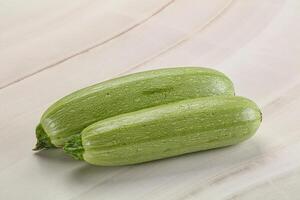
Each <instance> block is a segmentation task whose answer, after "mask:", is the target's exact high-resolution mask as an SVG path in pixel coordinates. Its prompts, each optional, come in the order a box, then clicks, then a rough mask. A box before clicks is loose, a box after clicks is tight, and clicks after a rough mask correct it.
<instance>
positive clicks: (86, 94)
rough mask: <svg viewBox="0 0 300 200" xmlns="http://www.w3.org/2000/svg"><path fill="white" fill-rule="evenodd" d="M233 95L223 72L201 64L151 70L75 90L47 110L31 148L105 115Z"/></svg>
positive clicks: (60, 140)
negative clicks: (206, 97) (201, 98)
mask: <svg viewBox="0 0 300 200" xmlns="http://www.w3.org/2000/svg"><path fill="white" fill-rule="evenodd" d="M215 95H224V96H232V95H234V89H233V84H232V82H231V81H230V79H229V78H227V77H226V76H225V75H224V74H223V73H221V72H218V71H215V70H212V69H207V68H200V67H184V68H169V69H160V70H152V71H146V72H140V73H136V74H131V75H128V76H124V77H120V78H116V79H112V80H108V81H105V82H102V83H99V84H96V85H93V86H90V87H87V88H84V89H81V90H79V91H76V92H74V93H72V94H70V95H68V96H66V97H64V98H62V99H60V100H59V101H57V102H56V103H54V104H53V105H52V106H50V107H49V108H48V110H46V112H45V113H44V114H43V116H42V118H41V120H40V124H39V125H38V126H37V129H36V137H37V144H36V148H35V149H34V150H39V149H43V148H51V147H61V146H63V145H64V143H65V141H66V140H68V139H69V138H70V137H71V136H73V135H75V134H79V133H80V132H81V131H82V130H83V129H84V128H86V127H87V126H89V125H91V124H93V123H94V122H97V121H99V120H103V119H106V118H108V117H112V116H116V115H120V114H123V113H128V112H133V111H137V110H140V109H144V108H149V107H153V106H158V105H162V104H167V103H170V102H176V101H180V100H184V99H191V98H198V97H205V96H215Z"/></svg>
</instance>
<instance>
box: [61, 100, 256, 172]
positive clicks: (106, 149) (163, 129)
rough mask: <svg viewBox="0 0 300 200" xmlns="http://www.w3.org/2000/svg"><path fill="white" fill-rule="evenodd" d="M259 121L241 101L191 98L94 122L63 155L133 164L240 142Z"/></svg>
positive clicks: (250, 104) (246, 102) (253, 110)
mask: <svg viewBox="0 0 300 200" xmlns="http://www.w3.org/2000/svg"><path fill="white" fill-rule="evenodd" d="M261 119H262V116H261V112H260V110H259V108H258V107H257V105H256V104H255V103H254V102H252V101H250V100H248V99H246V98H243V97H204V98H196V99H189V100H183V101H179V102H175V103H170V104H166V105H160V106H156V107H152V108H148V109H143V110H139V111H136V112H131V113H127V114H123V115H118V116H115V117H112V118H108V119H105V120H102V121H99V122H97V123H94V124H92V125H90V126H88V127H87V128H85V129H84V130H83V132H82V134H81V136H80V135H79V136H77V137H74V138H73V139H71V140H70V141H69V142H68V143H67V144H66V146H65V151H66V152H68V153H70V154H71V155H73V157H75V158H77V159H83V160H85V161H86V162H88V163H90V164H94V165H103V166H115V165H128V164H136V163H142V162H147V161H151V160H157V159H162V158H167V157H172V156H177V155H181V154H186V153H191V152H196V151H201V150H207V149H213V148H218V147H224V146H228V145H233V144H236V143H239V142H242V141H244V140H246V139H247V138H249V137H250V136H252V135H253V134H254V133H255V132H256V130H257V128H258V127H259V125H260V123H261Z"/></svg>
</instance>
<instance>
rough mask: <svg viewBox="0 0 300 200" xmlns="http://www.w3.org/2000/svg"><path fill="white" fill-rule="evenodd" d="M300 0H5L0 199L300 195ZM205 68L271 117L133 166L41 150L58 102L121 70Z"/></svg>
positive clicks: (0, 46) (0, 9)
mask: <svg viewBox="0 0 300 200" xmlns="http://www.w3.org/2000/svg"><path fill="white" fill-rule="evenodd" d="M299 22H300V2H299V1H298V0H121V1H117V0H98V1H96V0H65V1H60V0H44V1H39V0H27V1H9V0H0V88H1V89H0V199H6V200H11V199H13V200H14V199H23V200H27V199H28V200H35V199H38V200H48V199H49V200H53V199H55V200H76V199H78V200H79V199H80V200H84V199H89V200H93V199H101V200H105V199H109V200H110V199H113V200H115V199H130V200H135V199H137V200H140V199H146V200H148V199H149V200H150V199H151V200H153V199H169V200H193V199H210V200H214V199H227V200H229V199H238V200H240V199H241V200H246V199H247V200H248V199H249V200H250V199H251V200H252V199H264V200H267V199H276V200H277V199H278V200H285V199H300V192H299V188H300V153H299V151H300V23H299ZM187 65H193V66H210V67H212V68H215V69H218V70H221V71H223V72H225V73H226V74H228V76H230V77H231V78H232V80H233V82H234V83H235V85H236V91H237V94H238V95H243V96H247V97H249V98H251V99H253V100H255V101H256V102H257V103H258V104H259V105H260V107H261V108H262V111H263V114H264V119H263V124H262V126H261V127H260V129H259V131H258V133H257V134H256V135H255V137H253V138H251V139H250V140H248V141H247V142H245V143H243V144H240V145H237V146H234V147H230V148H225V149H220V150H213V151H207V152H202V153H195V154H191V155H187V156H181V157H178V158H172V159H167V160H163V161H157V162H151V163H147V164H142V165H136V166H130V167H128V166H127V167H114V168H104V167H94V166H89V165H87V164H85V163H83V162H79V161H74V160H72V159H70V158H69V157H67V156H65V155H64V154H63V153H61V152H60V151H56V150H52V151H44V152H40V153H37V154H34V153H33V152H32V151H31V148H32V147H33V146H34V143H35V139H34V128H35V126H36V124H37V123H38V121H39V117H40V116H41V114H42V112H43V111H44V110H45V109H46V108H47V107H48V106H49V105H51V103H53V101H55V100H57V99H58V98H60V97H62V96H64V95H66V94H68V93H70V92H72V91H74V90H77V89H79V88H82V87H85V86H88V85H90V84H93V83H97V82H100V81H103V80H106V79H109V78H112V77H116V76H119V75H122V74H127V73H132V72H136V71H142V70H148V69H154V68H163V67H169V66H187Z"/></svg>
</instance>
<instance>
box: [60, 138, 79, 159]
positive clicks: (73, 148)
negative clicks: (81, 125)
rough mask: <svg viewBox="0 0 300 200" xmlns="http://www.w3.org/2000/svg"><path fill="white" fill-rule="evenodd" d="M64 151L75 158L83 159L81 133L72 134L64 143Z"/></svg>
mask: <svg viewBox="0 0 300 200" xmlns="http://www.w3.org/2000/svg"><path fill="white" fill-rule="evenodd" d="M63 149H64V151H65V152H66V153H67V154H69V155H70V156H72V157H73V158H75V159H76V160H83V153H84V148H83V146H82V140H81V134H77V135H74V136H72V137H71V138H70V140H68V141H67V142H66V143H65V146H64V148H63Z"/></svg>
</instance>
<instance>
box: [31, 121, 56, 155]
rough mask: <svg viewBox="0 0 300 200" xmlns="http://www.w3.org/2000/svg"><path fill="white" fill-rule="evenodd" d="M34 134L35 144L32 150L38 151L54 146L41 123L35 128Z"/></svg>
mask: <svg viewBox="0 0 300 200" xmlns="http://www.w3.org/2000/svg"><path fill="white" fill-rule="evenodd" d="M35 135H36V139H37V142H36V145H35V148H34V149H32V150H33V151H39V150H42V149H50V148H55V146H54V145H53V144H52V143H51V140H50V138H49V136H48V135H47V133H46V132H45V131H44V129H43V127H42V125H41V124H39V125H38V126H37V127H36V129H35Z"/></svg>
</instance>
